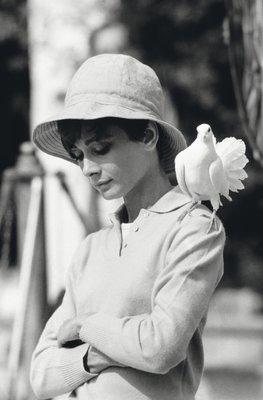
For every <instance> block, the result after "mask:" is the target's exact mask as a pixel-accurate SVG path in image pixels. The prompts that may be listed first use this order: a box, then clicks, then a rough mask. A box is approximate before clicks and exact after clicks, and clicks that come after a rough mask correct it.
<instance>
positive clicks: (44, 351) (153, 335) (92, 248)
mask: <svg viewBox="0 0 263 400" xmlns="http://www.w3.org/2000/svg"><path fill="white" fill-rule="evenodd" d="M190 201H191V200H190V199H189V198H188V197H187V196H185V195H184V194H183V193H182V192H181V191H180V189H179V188H178V187H176V188H174V189H172V190H171V191H169V192H168V193H166V194H165V195H164V196H163V197H162V198H161V199H159V200H158V201H157V203H155V205H154V206H152V207H151V208H149V209H147V210H146V209H141V211H140V213H139V215H138V217H137V218H136V220H135V221H134V222H133V224H132V225H131V226H130V230H129V233H128V234H127V236H126V237H125V238H123V237H122V233H121V226H120V224H121V215H122V213H121V210H120V211H119V212H118V213H117V214H115V215H114V216H113V218H112V225H111V226H109V227H107V228H104V229H102V230H100V231H98V232H96V233H94V234H91V235H89V236H88V237H87V238H86V239H85V240H84V241H83V242H82V243H81V246H80V248H79V250H78V252H77V254H76V256H75V258H74V261H73V263H72V266H71V268H70V269H69V272H68V278H67V283H66V292H65V296H64V299H63V302H62V304H61V306H60V307H59V308H58V309H57V310H56V311H55V313H54V314H53V315H52V316H51V318H50V319H49V321H48V322H47V325H46V327H45V329H44V331H43V333H42V335H41V337H40V340H39V343H38V345H37V347H36V350H35V352H34V354H33V358H32V366H31V384H32V387H33V389H34V391H35V393H36V395H37V397H38V398H42V399H46V398H50V397H53V396H56V395H60V394H63V393H67V392H71V391H75V394H74V396H77V398H78V399H80V400H84V399H85V400H193V399H194V397H195V393H196V390H197V388H198V385H199V383H200V379H201V375H202V371H203V347H202V332H203V328H204V325H205V321H206V315H207V311H208V306H209V302H210V299H211V296H212V294H213V292H214V290H215V288H216V286H217V284H218V282H219V280H220V278H221V277H222V274H223V247H224V241H225V234H224V228H223V226H222V224H221V222H220V221H219V219H216V221H215V223H214V224H213V225H212V227H211V229H210V230H209V231H208V226H209V224H210V218H211V212H210V211H209V210H208V209H207V208H206V207H205V206H201V205H198V206H197V207H196V208H195V209H194V210H193V211H191V214H190V215H186V216H185V217H184V218H183V220H182V221H181V222H178V217H179V216H180V215H181V213H182V212H184V210H186V209H187V207H188V206H189V202H190ZM80 314H86V315H87V318H86V320H85V321H84V323H83V325H82V328H81V330H80V339H81V342H80V344H79V345H78V346H76V347H74V348H67V347H61V348H59V347H58V345H57V332H58V329H59V327H60V326H61V324H62V323H63V322H64V321H65V320H66V319H69V318H73V317H75V316H76V315H80Z"/></svg>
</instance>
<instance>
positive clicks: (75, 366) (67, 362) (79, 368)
mask: <svg viewBox="0 0 263 400" xmlns="http://www.w3.org/2000/svg"><path fill="white" fill-rule="evenodd" d="M89 347H90V345H89V344H87V343H84V344H82V345H80V346H77V347H74V348H73V349H66V351H63V352H61V355H60V365H61V373H62V375H63V378H64V379H65V382H66V384H67V385H68V386H69V387H70V388H71V387H72V386H74V387H78V386H80V385H81V384H83V383H84V382H87V381H89V380H90V379H92V378H94V377H96V376H97V374H92V373H89V372H87V371H86V370H85V368H84V356H85V354H86V353H87V351H88V349H89Z"/></svg>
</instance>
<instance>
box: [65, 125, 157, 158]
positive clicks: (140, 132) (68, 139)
mask: <svg viewBox="0 0 263 400" xmlns="http://www.w3.org/2000/svg"><path fill="white" fill-rule="evenodd" d="M83 121H86V122H87V124H89V125H90V127H91V128H92V130H94V131H95V135H96V138H97V139H98V140H101V139H103V137H104V135H105V128H106V127H107V126H108V125H109V123H112V124H114V125H117V126H118V127H120V128H121V129H123V130H124V131H125V132H126V134H127V136H128V138H129V139H130V140H131V141H142V140H143V139H144V137H145V131H146V128H147V125H148V122H149V121H148V120H145V119H134V120H132V119H125V118H115V117H105V118H99V119H95V120H78V119H67V120H62V121H58V122H57V125H58V132H59V134H60V137H61V142H62V144H63V146H64V148H65V150H66V151H67V152H68V154H69V155H70V157H72V153H71V150H72V147H73V146H74V144H75V142H76V141H77V140H78V139H79V138H80V134H81V124H82V122H83ZM157 127H158V130H159V139H158V142H157V146H156V148H157V153H158V156H159V160H160V162H161V160H162V148H163V145H162V144H163V141H164V135H163V134H162V128H161V127H160V126H159V125H158V124H157Z"/></svg>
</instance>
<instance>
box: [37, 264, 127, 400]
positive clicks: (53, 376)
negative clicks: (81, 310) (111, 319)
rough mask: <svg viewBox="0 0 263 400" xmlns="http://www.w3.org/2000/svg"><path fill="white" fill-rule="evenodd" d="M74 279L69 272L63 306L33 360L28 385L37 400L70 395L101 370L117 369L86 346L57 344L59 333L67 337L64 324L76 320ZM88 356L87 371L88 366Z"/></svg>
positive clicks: (38, 346) (45, 334)
mask: <svg viewBox="0 0 263 400" xmlns="http://www.w3.org/2000/svg"><path fill="white" fill-rule="evenodd" d="M77 262H80V261H79V260H78V261H77ZM77 262H76V263H75V264H77ZM75 276H76V274H75V272H74V268H71V269H70V271H69V274H68V277H67V282H66V292H65V295H64V298H63V301H62V304H61V306H60V307H59V308H58V309H57V310H56V311H55V312H54V314H53V315H52V316H51V318H50V319H49V320H48V322H47V324H46V326H45V328H44V331H43V333H42V335H41V337H40V339H39V342H38V344H37V347H36V349H35V351H34V353H33V356H32V362H31V372H30V381H31V385H32V388H33V390H34V392H35V394H36V396H37V397H38V398H39V399H47V398H51V397H55V396H58V395H61V394H64V393H68V392H71V391H72V390H74V389H76V388H77V387H78V386H80V385H81V384H83V383H84V382H87V381H89V380H90V379H92V378H94V377H96V376H97V375H98V373H99V372H100V371H101V370H103V369H105V368H108V367H109V366H112V365H119V363H117V362H115V361H113V360H111V359H110V358H109V357H107V356H104V355H103V354H102V353H100V352H97V351H96V349H92V348H91V346H90V345H89V343H83V342H81V341H78V342H76V344H78V345H77V346H76V347H72V346H70V343H67V342H66V341H65V342H64V343H62V342H59V341H58V335H59V332H60V334H61V335H62V333H63V331H64V337H65V335H66V333H65V330H64V328H63V326H64V324H65V321H67V320H71V319H75V318H76V308H75V304H76V302H75V282H76V279H75ZM61 327H62V328H61ZM74 339H75V338H74ZM72 344H73V343H72ZM87 356H88V358H89V364H90V366H89V367H90V369H89V367H88V366H87ZM91 370H93V371H92V372H91Z"/></svg>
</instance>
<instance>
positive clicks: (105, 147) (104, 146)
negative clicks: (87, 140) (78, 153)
mask: <svg viewBox="0 0 263 400" xmlns="http://www.w3.org/2000/svg"><path fill="white" fill-rule="evenodd" d="M110 147H111V144H110V143H98V144H97V145H94V147H93V148H92V150H91V152H92V153H93V154H95V155H103V154H106V153H107V152H108V151H109V150H110Z"/></svg>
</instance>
